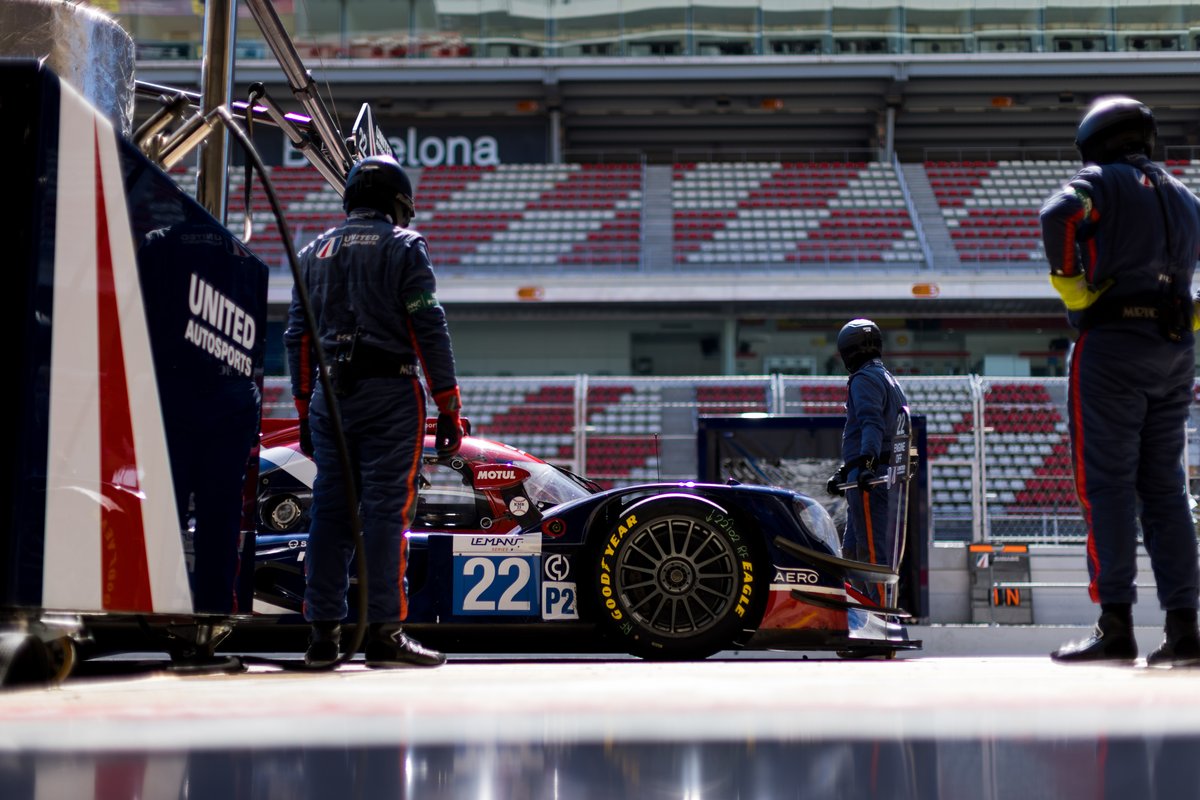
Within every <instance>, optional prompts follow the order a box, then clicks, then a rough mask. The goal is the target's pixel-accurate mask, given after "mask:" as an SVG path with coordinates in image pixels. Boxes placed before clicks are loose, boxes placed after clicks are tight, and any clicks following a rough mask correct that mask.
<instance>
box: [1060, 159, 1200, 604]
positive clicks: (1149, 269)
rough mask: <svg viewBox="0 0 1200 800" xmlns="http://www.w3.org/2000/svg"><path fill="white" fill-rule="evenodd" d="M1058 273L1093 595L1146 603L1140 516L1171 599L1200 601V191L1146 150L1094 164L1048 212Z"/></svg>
mask: <svg viewBox="0 0 1200 800" xmlns="http://www.w3.org/2000/svg"><path fill="white" fill-rule="evenodd" d="M1041 224H1042V237H1043V242H1044V244H1045V249H1046V256H1047V258H1048V260H1049V262H1050V280H1051V283H1052V284H1053V285H1054V288H1055V289H1056V290H1057V291H1058V292H1059V294H1060V296H1062V298H1063V301H1064V304H1065V305H1066V307H1067V312H1068V318H1069V320H1070V322H1071V324H1072V325H1073V326H1074V327H1075V328H1077V329H1078V331H1079V334H1078V337H1077V340H1076V342H1075V345H1074V348H1073V350H1072V353H1071V358H1070V365H1069V369H1070V375H1069V383H1068V424H1069V429H1070V435H1071V449H1072V467H1073V472H1074V477H1075V489H1076V493H1077V495H1078V497H1079V501H1080V504H1081V506H1082V510H1083V516H1084V522H1085V524H1086V526H1087V564H1088V574H1089V576H1090V584H1089V594H1090V596H1091V598H1092V600H1093V601H1094V602H1098V603H1102V604H1109V603H1111V604H1132V603H1134V602H1136V600H1137V589H1136V586H1135V577H1136V571H1137V568H1136V555H1137V552H1136V551H1137V528H1138V521H1139V517H1140V522H1141V530H1142V536H1143V541H1144V543H1145V546H1146V550H1147V552H1148V553H1149V555H1150V561H1151V565H1152V568H1153V570H1154V577H1155V582H1156V585H1157V591H1158V599H1159V602H1160V604H1161V605H1162V607H1163V608H1164V609H1167V610H1170V609H1184V608H1196V606H1197V595H1198V592H1200V588H1198V587H1200V578H1198V575H1197V554H1196V533H1195V527H1194V524H1193V521H1192V516H1191V512H1190V509H1189V498H1188V488H1187V476H1186V474H1185V471H1184V464H1183V455H1184V446H1185V425H1186V422H1187V419H1188V411H1189V407H1190V405H1191V402H1192V386H1193V382H1194V356H1193V333H1192V330H1193V319H1194V312H1193V301H1192V272H1193V270H1194V268H1195V266H1196V259H1197V255H1198V254H1200V200H1197V198H1196V197H1195V196H1194V195H1193V194H1192V193H1191V192H1190V191H1188V190H1187V188H1186V187H1184V186H1183V185H1182V184H1181V183H1179V182H1178V181H1177V180H1175V179H1174V178H1173V177H1172V176H1171V175H1169V174H1168V173H1167V172H1166V171H1165V170H1164V169H1163V168H1162V167H1160V166H1159V165H1158V164H1156V163H1154V162H1153V161H1151V160H1149V159H1148V158H1146V157H1145V156H1143V155H1131V156H1126V157H1124V158H1122V159H1121V160H1118V161H1116V162H1115V163H1110V164H1103V165H1094V164H1093V165H1088V166H1086V167H1084V168H1083V169H1082V170H1080V171H1079V173H1078V174H1077V175H1076V176H1075V178H1074V179H1073V180H1072V181H1071V182H1070V183H1069V184H1068V185H1067V186H1066V187H1064V188H1063V189H1062V190H1061V191H1059V192H1058V193H1056V194H1055V195H1054V196H1052V197H1051V198H1050V199H1049V200H1048V201H1047V202H1046V204H1045V206H1044V207H1043V208H1042V210H1041Z"/></svg>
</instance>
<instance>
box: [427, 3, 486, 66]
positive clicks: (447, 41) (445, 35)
mask: <svg viewBox="0 0 1200 800" xmlns="http://www.w3.org/2000/svg"><path fill="white" fill-rule="evenodd" d="M464 6H475V8H474V9H473V10H467V9H464V8H463V7H464ZM452 8H453V9H454V10H453V11H452V12H447V11H444V10H441V9H439V10H438V14H437V28H436V29H435V30H436V31H437V34H438V36H440V38H441V40H442V44H441V47H442V48H444V49H445V50H446V51H448V53H449V55H450V56H451V57H456V58H462V57H467V56H475V55H480V53H481V52H482V49H481V41H482V38H483V27H482V22H483V18H482V16H481V15H480V14H479V9H478V4H476V3H456V4H455V5H454V6H452Z"/></svg>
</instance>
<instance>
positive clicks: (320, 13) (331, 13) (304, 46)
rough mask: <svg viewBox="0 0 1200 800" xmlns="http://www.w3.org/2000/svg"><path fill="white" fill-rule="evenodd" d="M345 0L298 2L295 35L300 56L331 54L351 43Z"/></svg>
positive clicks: (326, 56) (328, 56) (310, 56)
mask: <svg viewBox="0 0 1200 800" xmlns="http://www.w3.org/2000/svg"><path fill="white" fill-rule="evenodd" d="M344 5H345V4H344V3H343V2H342V0H304V2H302V3H299V4H297V6H296V21H295V27H294V28H293V31H294V33H293V34H292V38H293V39H294V40H295V45H296V52H297V53H299V54H300V57H301V58H332V57H334V56H335V55H336V54H337V53H338V52H339V51H341V49H342V47H343V45H344V44H347V43H348V36H347V35H346V34H347V31H346V28H345V26H344V25H343V22H344V20H343V17H342V9H343V6H344Z"/></svg>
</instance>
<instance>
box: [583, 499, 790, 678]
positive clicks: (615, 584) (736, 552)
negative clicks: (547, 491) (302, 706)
mask: <svg viewBox="0 0 1200 800" xmlns="http://www.w3.org/2000/svg"><path fill="white" fill-rule="evenodd" d="M598 549H599V552H598V553H597V554H596V559H595V572H594V578H595V580H594V583H593V588H594V598H593V599H594V600H595V601H596V602H597V603H598V608H597V613H598V614H599V618H600V620H601V621H602V624H603V625H604V627H605V628H607V629H608V630H609V631H611V632H614V633H615V634H616V635H617V637H618V639H619V640H620V641H622V642H623V643H624V645H625V646H626V648H627V649H628V651H629V652H630V653H632V654H633V655H637V656H641V657H642V658H647V659H661V660H666V659H673V660H682V659H697V658H707V657H708V656H710V655H712V654H713V653H716V652H718V651H719V650H723V649H726V648H729V647H731V646H733V645H734V644H735V643H736V641H737V640H738V639H739V637H740V635H741V634H742V633H743V632H745V631H747V630H750V631H752V630H753V629H755V628H756V627H757V626H758V623H759V621H760V620H761V618H762V614H763V609H764V608H765V605H766V599H767V593H768V591H769V589H770V582H771V580H770V575H769V574H768V564H767V558H766V555H765V553H764V552H763V551H764V548H763V546H762V543H761V542H760V541H759V537H758V536H757V535H756V534H752V533H751V532H750V531H749V530H748V528H747V527H746V526H745V525H743V524H742V523H741V522H740V521H739V520H738V519H737V518H736V517H735V516H734V515H733V514H731V513H730V512H728V511H727V510H726V509H724V508H722V507H720V506H718V505H717V504H716V503H713V502H710V501H708V500H706V499H704V498H699V497H693V496H683V495H674V496H670V497H654V498H649V499H647V500H643V501H642V502H640V503H637V504H635V505H633V506H631V507H630V508H629V509H627V510H626V511H624V512H622V514H621V515H620V519H619V520H618V521H617V523H616V525H615V526H614V529H613V530H612V531H610V532H609V533H608V535H606V536H605V537H604V538H603V540H602V541H601V542H599V548H598Z"/></svg>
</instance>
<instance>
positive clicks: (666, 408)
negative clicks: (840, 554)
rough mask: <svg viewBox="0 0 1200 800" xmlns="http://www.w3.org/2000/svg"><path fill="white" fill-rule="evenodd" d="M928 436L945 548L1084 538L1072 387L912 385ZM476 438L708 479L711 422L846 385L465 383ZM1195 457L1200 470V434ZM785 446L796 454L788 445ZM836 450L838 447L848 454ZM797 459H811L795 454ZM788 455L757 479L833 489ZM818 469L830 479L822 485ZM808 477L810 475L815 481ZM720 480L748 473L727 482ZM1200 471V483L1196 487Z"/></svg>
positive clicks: (775, 409) (796, 380) (601, 475)
mask: <svg viewBox="0 0 1200 800" xmlns="http://www.w3.org/2000/svg"><path fill="white" fill-rule="evenodd" d="M898 380H899V381H900V384H901V386H902V387H903V388H904V390H905V393H906V395H907V397H908V401H909V407H910V409H911V411H912V413H913V414H914V416H915V417H916V418H917V419H918V420H920V421H922V422H921V423H920V424H918V431H920V430H921V429H922V427H923V430H924V432H925V458H926V466H927V477H928V480H927V481H926V482H925V490H926V491H928V507H929V509H930V528H931V536H932V538H933V540H934V541H970V542H988V541H993V542H1036V543H1069V542H1079V541H1082V540H1083V537H1084V531H1083V526H1082V519H1081V517H1080V512H1079V506H1078V502H1077V500H1076V497H1075V492H1074V483H1073V478H1072V472H1071V466H1070V460H1069V437H1068V431H1067V422H1066V414H1065V403H1066V380H1065V379H1063V378H1023V377H1021V378H1010V377H981V376H978V375H968V376H950V377H912V376H906V377H900V378H898ZM461 386H462V392H463V406H464V412H465V415H466V416H467V418H468V419H469V420H470V422H471V427H472V432H473V433H474V434H475V435H477V436H481V437H485V438H489V439H494V440H496V441H500V442H504V443H506V444H509V445H512V446H514V447H518V448H520V449H522V450H525V451H527V452H530V453H532V454H534V455H536V456H539V457H541V458H544V459H545V460H547V461H550V462H551V463H555V464H559V465H562V466H564V467H566V468H568V469H571V470H572V471H574V472H577V473H579V474H583V475H587V476H588V477H590V478H593V479H594V480H597V481H598V482H599V483H600V484H601V485H604V486H614V485H620V484H629V483H639V482H647V481H658V480H663V481H677V480H695V479H697V478H698V477H701V476H700V474H699V469H700V467H699V460H698V431H699V430H700V428H701V425H700V420H701V418H707V417H737V418H740V419H747V418H749V419H753V418H755V417H778V416H813V415H821V416H832V417H841V416H844V413H845V402H846V379H845V377H810V376H788V375H772V376H758V377H738V378H726V377H678V378H642V377H610V376H605V377H597V376H590V375H572V376H555V377H528V378H464V379H463V380H462V381H461ZM264 414H265V415H267V416H277V417H287V416H292V415H294V410H293V406H292V403H291V401H290V397H289V396H288V392H287V380H286V379H280V378H270V379H268V380H267V381H266V386H265V402H264ZM1188 443H1189V444H1188V448H1187V453H1186V457H1187V461H1188V464H1189V475H1192V471H1191V466H1190V465H1192V464H1195V463H1196V462H1197V460H1198V459H1197V457H1196V455H1197V438H1196V436H1195V425H1194V424H1189V426H1188ZM780 448H782V450H783V451H786V450H787V448H788V443H787V442H781V443H780ZM835 452H836V449H835ZM795 455H797V456H804V455H807V454H805V453H796V454H795ZM786 462H787V458H782V459H777V460H776V461H775V462H774V463H772V464H771V465H769V469H768V470H767V471H766V472H763V471H761V470H760V471H758V472H757V473H756V474H755V475H752V476H750V477H751V478H752V479H754V480H755V482H765V483H779V484H781V485H787V486H789V488H794V489H798V490H800V491H805V492H808V493H810V494H814V495H817V494H823V492H824V481H825V477H826V476H827V475H828V474H830V473H831V472H832V470H833V469H835V468H836V466H837V461H836V458H835V457H829V458H828V464H822V465H820V467H819V469H817V470H816V473H814V472H813V470H811V469H807V470H800V471H798V472H796V471H789V469H788V464H787V463H786ZM814 474H819V480H818V479H816V478H815V477H814ZM805 475H807V476H808V477H805ZM720 477H721V479H725V478H729V477H736V478H737V479H739V480H743V482H749V481H747V480H745V476H741V475H721V476H720ZM1195 479H1196V476H1194V475H1193V480H1195Z"/></svg>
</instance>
